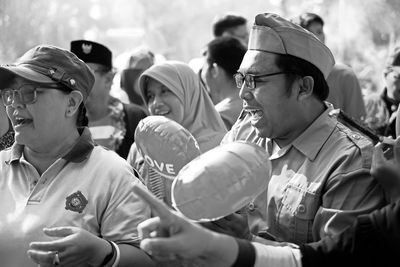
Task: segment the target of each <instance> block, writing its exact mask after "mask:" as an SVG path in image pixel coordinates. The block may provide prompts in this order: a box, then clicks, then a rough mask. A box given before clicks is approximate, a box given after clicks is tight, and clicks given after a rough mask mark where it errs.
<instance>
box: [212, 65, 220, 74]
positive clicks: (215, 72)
mask: <svg viewBox="0 0 400 267" xmlns="http://www.w3.org/2000/svg"><path fill="white" fill-rule="evenodd" d="M219 68H220V67H219V66H218V64H217V63H215V62H214V63H213V64H212V65H211V75H212V77H213V78H216V77H218V75H219V74H220V69H219Z"/></svg>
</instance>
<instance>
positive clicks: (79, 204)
mask: <svg viewBox="0 0 400 267" xmlns="http://www.w3.org/2000/svg"><path fill="white" fill-rule="evenodd" d="M87 203H88V201H87V199H86V198H85V196H84V195H83V194H82V193H81V191H77V192H75V193H73V194H71V195H69V196H67V198H66V199H65V209H66V210H71V211H75V212H79V213H82V211H83V209H84V208H85V207H86V205H87Z"/></svg>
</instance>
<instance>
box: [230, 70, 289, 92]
mask: <svg viewBox="0 0 400 267" xmlns="http://www.w3.org/2000/svg"><path fill="white" fill-rule="evenodd" d="M285 73H287V72H283V71H278V72H274V73H269V74H263V75H253V74H245V75H243V74H242V73H240V72H238V73H236V74H235V75H233V78H234V79H235V81H236V86H237V88H242V86H243V83H244V84H245V85H246V87H247V88H249V89H254V88H256V80H257V79H259V78H265V77H269V76H274V75H278V74H285Z"/></svg>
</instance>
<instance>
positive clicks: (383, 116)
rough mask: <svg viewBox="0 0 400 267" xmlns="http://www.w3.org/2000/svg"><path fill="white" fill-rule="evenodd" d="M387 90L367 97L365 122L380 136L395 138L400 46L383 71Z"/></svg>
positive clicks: (399, 84)
mask: <svg viewBox="0 0 400 267" xmlns="http://www.w3.org/2000/svg"><path fill="white" fill-rule="evenodd" d="M383 77H384V80H385V85H386V86H385V88H384V89H383V91H382V92H380V93H375V94H370V95H367V96H366V97H365V106H366V110H367V117H366V120H365V122H366V123H367V125H368V126H369V127H371V128H372V129H374V130H375V131H376V132H377V133H378V134H379V135H382V136H391V137H395V132H396V131H395V125H396V117H397V115H396V114H397V113H396V111H397V109H398V107H399V103H400V46H396V47H395V48H394V49H393V51H392V52H391V54H390V55H389V57H388V59H387V62H386V66H385V68H384V70H383Z"/></svg>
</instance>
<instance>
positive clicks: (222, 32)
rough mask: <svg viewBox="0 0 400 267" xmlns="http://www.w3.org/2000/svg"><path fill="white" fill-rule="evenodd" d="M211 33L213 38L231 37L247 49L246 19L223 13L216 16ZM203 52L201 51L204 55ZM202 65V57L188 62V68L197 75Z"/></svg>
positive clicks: (247, 31) (247, 32)
mask: <svg viewBox="0 0 400 267" xmlns="http://www.w3.org/2000/svg"><path fill="white" fill-rule="evenodd" d="M212 33H213V36H214V38H216V37H222V36H224V37H225V36H231V37H234V38H236V39H238V40H239V41H240V42H242V44H243V45H244V46H245V47H247V43H248V42H249V29H248V27H247V19H246V18H245V17H243V16H240V15H238V14H234V13H225V14H223V15H221V16H216V17H215V18H214V21H213V25H212ZM204 52H205V50H203V51H202V54H203V55H204ZM203 64H204V57H201V58H194V59H192V60H190V61H189V66H190V67H191V68H192V69H193V70H194V71H195V72H196V73H198V72H199V71H201V68H202V66H203Z"/></svg>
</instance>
